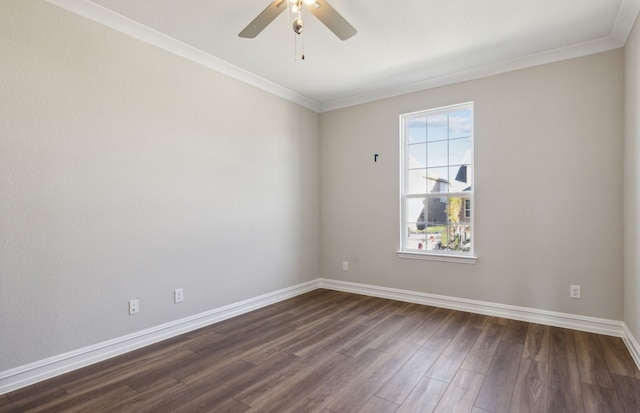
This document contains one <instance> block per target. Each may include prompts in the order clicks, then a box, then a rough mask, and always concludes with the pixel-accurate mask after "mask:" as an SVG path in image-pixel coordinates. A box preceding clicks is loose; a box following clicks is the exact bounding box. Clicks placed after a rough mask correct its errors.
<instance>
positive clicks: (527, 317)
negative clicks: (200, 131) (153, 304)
mask: <svg viewBox="0 0 640 413" xmlns="http://www.w3.org/2000/svg"><path fill="white" fill-rule="evenodd" d="M317 288H325V289H329V290H336V291H343V292H350V293H355V294H362V295H368V296H372V297H380V298H388V299H392V300H398V301H405V302H411V303H416V304H423V305H430V306H435V307H443V308H449V309H452V310H459V311H467V312H472V313H477V314H485V315H490V316H496V317H504V318H509V319H514V320H521V321H528V322H532V323H538V324H544V325H550V326H556V327H564V328H570V329H574V330H580V331H587V332H592V333H598V334H606V335H611V336H616V337H622V339H623V340H624V342H625V344H626V346H627V348H628V349H629V352H630V353H631V356H632V357H633V359H634V361H635V362H636V364H637V365H638V368H640V345H638V342H637V341H636V339H635V338H634V337H633V335H632V334H631V332H630V331H629V329H628V328H627V326H626V324H625V323H623V322H622V321H616V320H607V319H601V318H594V317H585V316H579V315H575V314H566V313H559V312H554V311H546V310H539V309H535V308H527V307H518V306H512V305H506V304H497V303H490V302H485V301H477V300H469V299H464V298H457V297H448V296H443V295H436V294H428V293H421V292H416V291H408V290H399V289H395V288H386V287H378V286H374V285H367V284H358V283H352V282H346V281H338V280H329V279H325V278H318V279H316V280H312V281H309V282H306V283H303V284H299V285H296V286H293V287H289V288H285V289H282V290H278V291H275V292H272V293H268V294H264V295H261V296H259V297H255V298H250V299H248V300H244V301H241V302H238V303H234V304H230V305H227V306H224V307H220V308H216V309H214V310H210V311H207V312H204V313H200V314H196V315H193V316H191V317H186V318H183V319H180V320H177V321H174V322H171V323H166V324H162V325H160V326H157V327H153V328H150V329H147V330H142V331H139V332H136V333H133V334H129V335H127V336H123V337H119V338H116V339H113V340H109V341H105V342H103V343H98V344H95V345H93V346H89V347H84V348H81V349H78V350H74V351H71V352H68V353H64V354H60V355H57V356H54V357H50V358H47V359H44V360H40V361H37V362H34V363H31V364H27V365H24V366H20V367H17V368H14V369H11V370H5V371H2V372H0V394H4V393H8V392H10V391H13V390H17V389H19V388H22V387H25V386H28V385H31V384H34V383H37V382H39V381H42V380H46V379H49V378H52V377H55V376H58V375H60V374H63V373H67V372H69V371H72V370H76V369H79V368H81V367H85V366H88V365H90V364H94V363H97V362H99V361H102V360H106V359H108V358H111V357H115V356H117V355H120V354H124V353H127V352H129V351H132V350H135V349H138V348H141V347H144V346H147V345H149V344H153V343H156V342H159V341H162V340H165V339H167V338H171V337H175V336H177V335H180V334H184V333H187V332H189V331H193V330H196V329H198V328H202V327H205V326H208V325H211V324H214V323H217V322H219V321H223V320H226V319H228V318H231V317H235V316H238V315H241V314H244V313H247V312H249V311H253V310H256V309H258V308H262V307H265V306H267V305H270V304H274V303H277V302H280V301H283V300H286V299H288V298H292V297H295V296H297V295H300V294H303V293H306V292H309V291H312V290H315V289H317Z"/></svg>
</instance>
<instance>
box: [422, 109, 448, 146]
mask: <svg viewBox="0 0 640 413" xmlns="http://www.w3.org/2000/svg"><path fill="white" fill-rule="evenodd" d="M447 123H448V122H447V115H433V116H429V117H428V118H427V141H429V142H431V141H441V140H443V139H447Z"/></svg>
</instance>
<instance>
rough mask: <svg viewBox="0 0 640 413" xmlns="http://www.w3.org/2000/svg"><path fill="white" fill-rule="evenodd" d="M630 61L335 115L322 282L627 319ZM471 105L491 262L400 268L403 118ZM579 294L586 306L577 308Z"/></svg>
mask: <svg viewBox="0 0 640 413" xmlns="http://www.w3.org/2000/svg"><path fill="white" fill-rule="evenodd" d="M623 57H624V54H623V50H622V49H618V50H615V51H611V52H607V53H601V54H596V55H592V56H588V57H583V58H578V59H571V60H567V61H562V62H559V63H554V64H548V65H543V66H538V67H534V68H530V69H526V70H519V71H514V72H510V73H506V74H501V75H497V76H493V77H489V78H484V79H479V80H474V81H469V82H464V83H459V84H455V85H451V86H446V87H441V88H436V89H432V90H428V91H423V92H418V93H412V94H408V95H404V96H400V97H396V98H391V99H386V100H382V101H378V102H374V103H370V104H365V105H360V106H356V107H351V108H346V109H341V110H336V111H333V112H328V113H324V114H322V117H321V153H322V157H321V163H320V171H321V195H320V199H321V213H322V217H321V224H322V225H321V227H322V230H321V231H322V235H321V260H320V266H321V274H322V276H323V277H326V278H333V279H338V280H344V281H352V282H358V283H366V284H373V285H378V286H385V287H393V288H399V289H407V290H412V291H419V292H426V293H433V294H442V295H446V296H453V297H462V298H468V299H474V300H482V301H489V302H494V303H503V304H511V305H518V306H524V307H531V308H536V309H543V310H553V311H560V312H566V313H572V314H579V315H584V316H593V317H601V318H606V319H614V320H621V319H622V316H623V303H622V299H623V264H622V263H623V241H622V236H621V234H622V232H623V225H622V224H623V221H622V211H623V207H622V205H623V201H622V200H623V192H622V186H623V183H622V181H623V168H622V158H623V103H624V93H623V92H624V89H623V88H624V86H623V82H624V59H623ZM468 101H473V102H475V165H476V170H475V208H476V209H475V222H476V229H475V237H476V238H475V242H476V244H475V246H476V252H477V255H478V256H479V260H478V262H477V264H476V265H468V264H454V263H441V262H433V261H420V260H408V259H400V258H397V257H396V250H397V249H398V247H399V228H398V222H399V201H398V185H399V163H398V151H399V143H398V129H399V126H398V116H399V115H400V114H402V113H407V112H413V111H418V110H422V109H430V108H436V107H440V106H446V105H451V104H456V103H462V102H468ZM374 153H379V154H380V157H379V158H378V162H377V163H374V162H373V154H374ZM345 260H346V261H349V262H350V267H349V271H348V272H344V271H342V268H341V262H342V261H345ZM569 284H579V285H581V286H582V299H580V300H572V299H570V298H569Z"/></svg>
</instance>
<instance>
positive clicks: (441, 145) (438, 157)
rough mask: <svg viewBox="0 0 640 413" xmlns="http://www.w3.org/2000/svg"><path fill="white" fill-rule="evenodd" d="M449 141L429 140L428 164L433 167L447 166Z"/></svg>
mask: <svg viewBox="0 0 640 413" xmlns="http://www.w3.org/2000/svg"><path fill="white" fill-rule="evenodd" d="M448 146H449V143H448V142H447V141H439V142H429V143H427V166H428V167H429V168H433V167H436V166H447V162H448V160H449V159H448V151H447V147H448Z"/></svg>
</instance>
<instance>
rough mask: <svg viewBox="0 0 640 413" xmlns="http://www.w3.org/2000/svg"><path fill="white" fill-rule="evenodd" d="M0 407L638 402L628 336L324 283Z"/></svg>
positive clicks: (567, 408)
mask: <svg viewBox="0 0 640 413" xmlns="http://www.w3.org/2000/svg"><path fill="white" fill-rule="evenodd" d="M0 412H189V413H191V412H216V413H221V412H238V413H240V412H260V413H266V412H274V413H275V412H277V413H282V412H298V413H300V412H303V413H307V412H318V413H342V412H366V413H392V412H396V413H408V412H419V413H428V412H447V413H448V412H471V413H487V412H517V413H522V412H550V413H560V412H571V413H576V412H584V413H596V412H597V413H603V412H615V413H632V412H633V413H637V412H640V371H638V369H637V367H636V366H635V364H634V362H633V360H632V358H631V356H630V354H629V352H628V351H627V349H626V347H625V345H624V343H623V342H622V340H621V339H620V338H616V337H608V336H602V335H597V334H591V333H585V332H579V331H572V330H567V329H562V328H556V327H548V326H543V325H539V324H531V323H526V322H522V321H514V320H506V319H501V318H496V317H488V316H483V315H477V314H471V313H464V312H459V311H452V310H446V309H441V308H434V307H428V306H422V305H417V304H411V303H404V302H399V301H393V300H385V299H380V298H373V297H366V296H362V295H355V294H348V293H342V292H336V291H329V290H315V291H312V292H310V293H307V294H304V295H301V296H298V297H295V298H292V299H290V300H286V301H283V302H280V303H277V304H274V305H271V306H269V307H265V308H262V309H259V310H256V311H253V312H251V313H247V314H244V315H241V316H238V317H235V318H233V319H230V320H226V321H223V322H220V323H217V324H215V325H211V326H209V327H206V328H203V329H200V330H197V331H193V332H191V333H187V334H184V335H181V336H178V337H174V338H172V339H169V340H166V341H163V342H161V343H157V344H153V345H151V346H148V347H145V348H143V349H140V350H136V351H133V352H130V353H127V354H124V355H122V356H119V357H115V358H113V359H110V360H107V361H104V362H102V363H98V364H95V365H92V366H89V367H86V368H83V369H80V370H76V371H73V372H71V373H68V374H65V375H62V376H59V377H56V378H53V379H50V380H48V381H45V382H42V383H38V384H35V385H33V386H30V387H26V388H23V389H20V390H17V391H15V392H12V393H9V394H5V395H1V396H0Z"/></svg>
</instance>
